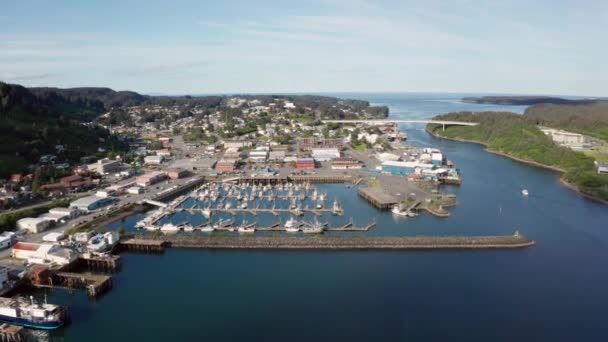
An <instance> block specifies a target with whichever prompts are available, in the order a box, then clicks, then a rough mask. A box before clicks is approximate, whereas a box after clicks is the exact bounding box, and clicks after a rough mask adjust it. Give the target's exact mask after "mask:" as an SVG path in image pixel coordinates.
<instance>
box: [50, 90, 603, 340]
mask: <svg viewBox="0 0 608 342" xmlns="http://www.w3.org/2000/svg"><path fill="white" fill-rule="evenodd" d="M339 95H340V96H346V97H355V98H360V99H365V100H369V101H370V102H372V103H374V104H384V105H387V106H389V107H390V109H391V114H390V115H391V117H399V118H429V117H432V116H433V115H436V114H440V113H445V112H450V111H461V110H466V111H469V110H471V111H482V110H497V111H503V110H509V111H516V112H520V113H521V112H523V110H524V109H525V107H521V106H518V107H512V106H493V105H474V104H462V103H460V102H459V99H460V97H461V95H460V94H339ZM402 128H403V129H405V130H406V132H407V134H408V136H409V140H410V142H411V143H413V144H416V145H420V146H435V147H438V148H440V149H442V150H443V151H444V153H446V154H447V156H448V158H449V159H451V160H453V161H454V162H455V163H456V165H457V167H459V168H460V170H461V173H462V178H463V184H462V186H460V187H449V188H446V189H445V191H446V192H453V193H455V194H456V195H457V196H458V201H459V205H458V206H456V207H454V208H452V209H451V210H450V211H451V213H452V216H451V217H449V218H447V219H440V218H435V217H432V216H430V215H421V216H418V217H416V218H407V219H399V218H395V217H393V216H392V215H391V214H390V213H388V212H381V211H378V210H376V209H374V208H372V207H370V206H369V205H367V203H365V202H363V201H362V200H360V199H359V198H358V197H357V196H356V193H355V190H353V189H349V188H346V187H345V186H343V185H325V186H320V187H319V188H320V189H322V190H323V191H326V192H327V193H328V195H329V199H330V200H333V198H334V197H337V198H339V199H340V200H341V201H342V204H343V206H344V209H345V216H344V217H341V218H331V219H333V220H335V223H336V224H339V223H340V222H343V221H341V220H348V219H349V218H350V217H352V219H353V221H354V222H355V223H356V224H357V225H364V224H366V223H367V222H369V221H370V220H372V219H376V220H377V221H378V228H377V229H375V230H372V231H370V232H369V233H368V234H376V235H417V234H428V235H445V234H510V233H512V232H513V231H515V230H519V231H520V232H521V233H523V234H525V235H526V236H528V237H530V238H532V239H534V240H536V242H537V245H536V246H534V247H533V248H529V249H525V250H514V251H441V252H437V251H434V252H288V251H286V252H273V251H252V252H247V251H202V250H168V251H167V252H166V253H165V254H163V255H138V254H124V255H123V268H122V270H121V271H120V272H118V273H116V274H115V276H114V287H113V289H112V290H111V291H110V292H109V293H108V294H106V295H104V296H103V297H101V298H98V299H97V300H95V301H90V300H88V299H87V298H86V296H85V294H84V293H83V292H76V293H74V294H70V293H67V292H65V291H53V292H48V298H49V301H50V302H57V303H61V304H65V305H68V306H69V309H70V312H71V316H72V323H71V324H70V325H69V326H67V327H66V328H64V329H62V330H60V331H57V332H54V333H53V334H52V336H51V338H52V339H54V340H61V341H107V340H111V341H166V340H174V341H202V340H207V341H311V340H314V341H349V342H352V341H370V340H376V341H406V340H407V341H446V340H450V341H514V340H520V341H528V340H533V341H573V340H576V341H603V340H606V335H607V334H608V325H606V324H605V317H606V314H607V313H608V294H607V292H606V289H607V288H608V272H607V271H606V260H608V249H607V248H606V247H607V246H606V244H607V243H608V229H607V228H608V207H607V206H605V205H602V204H598V203H595V202H592V201H589V200H586V199H583V198H581V197H580V196H578V195H576V194H575V193H573V192H572V191H569V190H568V189H566V188H564V187H563V186H561V185H560V184H559V182H558V180H559V175H558V174H557V173H555V172H552V171H547V170H543V169H539V168H536V167H532V166H529V165H525V164H521V163H517V162H515V161H512V160H509V159H506V158H503V157H500V156H497V155H493V154H489V153H486V152H484V151H483V148H482V147H481V146H478V145H475V144H467V143H460V142H453V141H447V140H441V139H436V138H433V137H431V136H429V135H428V134H427V133H425V132H424V130H423V126H422V125H404V126H403V127H402ZM522 188H527V189H529V191H530V196H529V197H528V198H524V197H523V196H522V195H521V193H520V191H521V189H522ZM139 218H140V217H139V216H135V217H132V218H128V219H127V220H125V221H124V222H120V223H116V224H114V225H113V226H112V228H116V227H117V226H118V225H123V226H125V227H127V228H130V227H132V225H133V224H134V223H135V222H136V221H137V220H138V219H139ZM176 220H180V218H179V217H177V218H176ZM38 295H40V296H42V295H43V292H40V293H38Z"/></svg>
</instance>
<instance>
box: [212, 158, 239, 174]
mask: <svg viewBox="0 0 608 342" xmlns="http://www.w3.org/2000/svg"><path fill="white" fill-rule="evenodd" d="M235 169H236V161H235V160H234V159H222V160H220V161H219V162H217V164H215V171H217V172H232V171H234V170H235Z"/></svg>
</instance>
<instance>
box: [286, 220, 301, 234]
mask: <svg viewBox="0 0 608 342" xmlns="http://www.w3.org/2000/svg"><path fill="white" fill-rule="evenodd" d="M285 231H286V232H288V233H297V232H299V231H300V223H299V222H298V220H296V219H294V218H293V217H291V218H290V219H289V220H287V222H285Z"/></svg>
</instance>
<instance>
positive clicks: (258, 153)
mask: <svg viewBox="0 0 608 342" xmlns="http://www.w3.org/2000/svg"><path fill="white" fill-rule="evenodd" d="M266 159H268V151H265V150H261V149H260V150H258V149H256V150H253V151H251V152H249V160H251V161H252V162H256V163H263V162H265V161H266Z"/></svg>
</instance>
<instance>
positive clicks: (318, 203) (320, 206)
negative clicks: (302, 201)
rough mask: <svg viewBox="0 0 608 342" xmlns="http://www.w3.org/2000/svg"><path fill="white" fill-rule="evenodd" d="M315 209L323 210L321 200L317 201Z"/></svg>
mask: <svg viewBox="0 0 608 342" xmlns="http://www.w3.org/2000/svg"><path fill="white" fill-rule="evenodd" d="M316 208H317V209H323V202H322V201H321V200H319V201H317V205H316Z"/></svg>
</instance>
